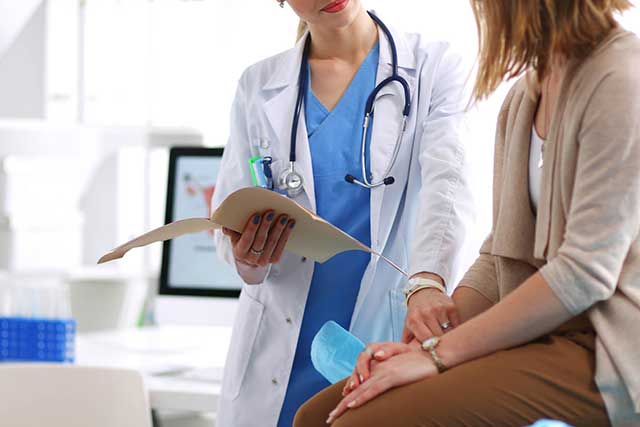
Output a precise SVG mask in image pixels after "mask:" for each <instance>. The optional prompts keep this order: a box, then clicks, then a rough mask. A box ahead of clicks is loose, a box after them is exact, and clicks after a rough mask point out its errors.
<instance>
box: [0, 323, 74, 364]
mask: <svg viewBox="0 0 640 427" xmlns="http://www.w3.org/2000/svg"><path fill="white" fill-rule="evenodd" d="M75 336H76V321H75V320H73V319H39V318H25V317H0V362H61V363H73V361H74V357H75V348H74V347H75Z"/></svg>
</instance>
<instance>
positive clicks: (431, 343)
mask: <svg viewBox="0 0 640 427" xmlns="http://www.w3.org/2000/svg"><path fill="white" fill-rule="evenodd" d="M438 344H440V337H431V338H428V339H426V340H424V341H423V342H422V349H423V350H424V351H426V352H428V353H429V354H430V355H431V358H432V359H433V363H435V365H436V368H438V373H440V374H441V373H443V372H444V371H446V370H447V369H448V368H447V367H446V366H445V364H444V363H442V359H440V356H438V353H437V352H436V347H437V346H438Z"/></svg>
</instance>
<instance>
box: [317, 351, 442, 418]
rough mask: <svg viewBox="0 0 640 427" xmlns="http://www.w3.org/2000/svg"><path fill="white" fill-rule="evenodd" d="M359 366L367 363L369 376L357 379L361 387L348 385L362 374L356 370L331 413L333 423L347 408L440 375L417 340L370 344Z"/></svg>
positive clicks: (361, 356)
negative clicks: (400, 387) (397, 388)
mask: <svg viewBox="0 0 640 427" xmlns="http://www.w3.org/2000/svg"><path fill="white" fill-rule="evenodd" d="M358 365H359V366H364V365H366V366H367V369H366V373H367V379H364V378H363V377H362V378H363V380H364V381H363V382H362V381H359V379H358V384H359V385H358V386H353V384H351V385H352V387H349V385H350V382H351V383H353V382H354V376H362V375H364V374H358V373H356V372H354V375H352V377H351V378H349V380H348V381H347V385H346V386H345V389H344V390H343V396H344V398H343V399H342V401H340V403H339V404H338V406H337V407H336V408H335V409H334V410H333V411H332V412H331V413H330V414H329V419H327V423H329V424H330V423H332V422H333V421H335V420H336V419H337V418H338V417H340V416H341V415H342V414H344V413H345V411H347V410H348V409H353V408H357V407H359V406H362V405H364V404H365V403H366V402H368V401H370V400H372V399H373V398H375V397H376V396H379V395H380V394H382V393H384V392H385V391H387V390H390V389H392V388H395V387H399V386H402V385H405V384H410V383H413V382H416V381H420V380H422V379H425V378H429V377H433V376H435V375H437V374H438V369H437V368H436V366H435V364H434V363H433V360H431V357H430V356H429V355H428V354H427V353H426V352H424V351H422V349H421V348H420V345H419V344H418V343H417V342H416V341H414V342H412V343H411V344H404V343H395V342H387V343H378V344H370V345H369V346H368V347H367V349H366V350H365V351H364V352H363V353H362V354H361V355H360V357H359V358H358Z"/></svg>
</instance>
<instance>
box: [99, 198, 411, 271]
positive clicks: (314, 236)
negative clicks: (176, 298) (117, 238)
mask: <svg viewBox="0 0 640 427" xmlns="http://www.w3.org/2000/svg"><path fill="white" fill-rule="evenodd" d="M260 212H262V213H260ZM276 212H277V213H278V215H276ZM285 220H286V221H285ZM219 228H222V229H223V232H224V233H225V234H226V235H227V236H229V237H230V239H231V241H232V243H233V246H234V255H235V257H236V262H242V263H245V264H247V265H249V266H266V265H268V264H269V263H273V262H278V261H279V259H280V257H281V256H282V253H283V251H284V250H285V249H286V250H288V251H290V252H292V253H294V254H296V255H299V256H301V257H306V258H309V259H311V260H313V261H317V262H320V263H322V262H325V261H327V260H328V259H330V258H331V257H333V256H334V255H337V254H339V253H342V252H346V251H350V250H358V251H364V252H369V253H371V254H373V255H376V256H379V257H380V258H381V259H382V260H384V261H385V262H386V263H388V264H389V265H390V266H391V267H393V268H394V269H395V270H397V271H398V272H399V273H401V274H402V275H404V276H407V273H406V272H405V271H403V270H402V269H401V268H400V267H399V266H398V265H396V264H395V263H394V262H393V261H391V260H390V259H388V258H386V257H384V256H383V255H381V254H379V253H377V252H375V251H374V250H373V249H371V248H370V247H368V246H366V245H364V244H362V243H361V242H359V241H358V240H356V239H354V238H353V237H351V236H349V235H348V234H347V233H345V232H343V231H342V230H340V229H339V228H337V227H335V226H333V225H332V224H330V223H329V222H327V221H325V220H324V219H322V218H320V217H319V216H317V215H315V214H314V213H313V212H311V211H309V210H308V209H305V208H304V207H302V206H300V205H299V204H298V203H296V202H294V201H293V200H291V199H289V198H288V197H285V196H283V195H281V194H278V193H276V192H273V191H270V190H267V189H264V188H259V187H247V188H243V189H240V190H238V191H236V192H234V193H232V194H230V195H229V196H228V197H227V198H226V199H225V200H224V201H223V202H222V204H221V205H220V206H219V207H218V209H216V210H215V211H214V212H213V213H212V214H211V217H210V218H189V219H184V220H180V221H175V222H172V223H170V224H167V225H164V226H162V227H159V228H156V229H155V230H152V231H150V232H148V233H145V234H143V235H141V236H139V237H136V238H135V239H133V240H131V241H129V242H127V243H125V244H123V245H120V246H118V247H116V248H115V249H113V250H111V251H110V252H109V253H107V254H105V255H103V256H102V257H101V258H100V259H99V260H98V264H102V263H105V262H109V261H113V260H115V259H119V258H122V257H123V256H124V255H125V254H126V253H127V252H128V251H129V250H131V249H133V248H138V247H143V246H146V245H149V244H151V243H154V242H161V241H165V240H170V239H173V238H175V237H179V236H182V235H184V234H189V233H197V232H200V231H206V230H210V229H219ZM256 248H263V249H261V250H260V251H258V250H256Z"/></svg>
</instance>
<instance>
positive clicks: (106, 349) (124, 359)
mask: <svg viewBox="0 0 640 427" xmlns="http://www.w3.org/2000/svg"><path fill="white" fill-rule="evenodd" d="M230 339H231V328H226V327H209V326H170V327H169V326H163V327H147V328H142V329H127V330H122V331H114V332H100V333H90V334H80V335H79V336H78V337H77V340H76V364H78V365H84V366H103V367H114V368H128V369H135V370H137V371H140V373H142V375H143V377H144V380H145V384H146V387H147V389H148V390H149V398H150V403H151V407H152V408H153V409H159V410H178V411H198V412H215V410H216V407H217V402H218V396H219V395H220V387H221V384H220V382H219V381H215V382H214V381H206V380H203V379H187V378H186V376H185V375H184V374H182V373H181V372H184V371H186V370H189V369H192V368H195V369H198V368H207V369H208V368H213V369H220V370H222V368H223V366H224V361H225V358H226V354H227V349H228V348H229V341H230ZM220 378H221V376H220Z"/></svg>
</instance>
